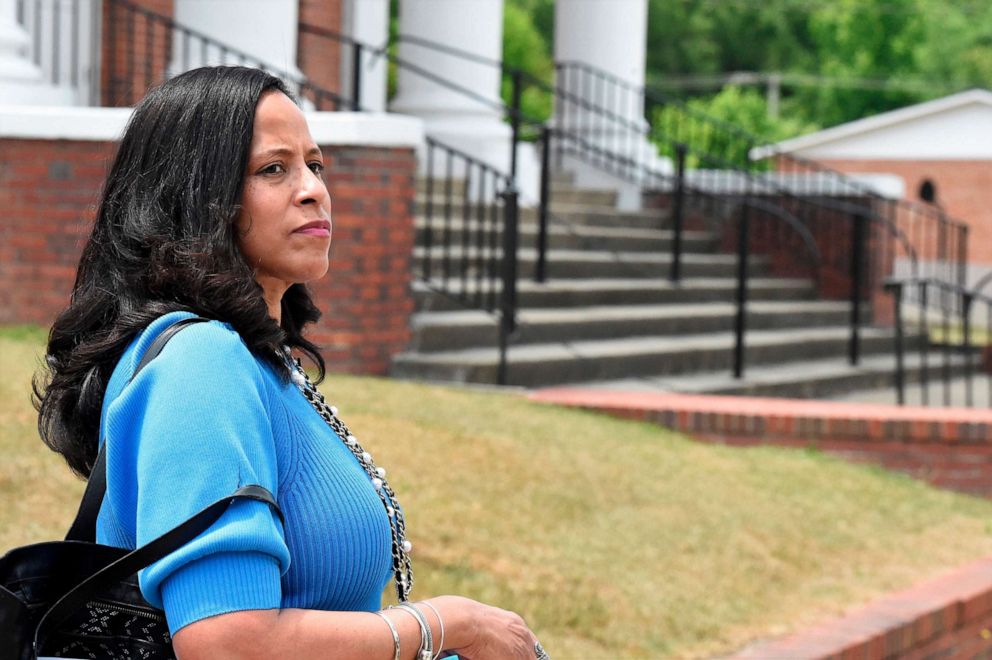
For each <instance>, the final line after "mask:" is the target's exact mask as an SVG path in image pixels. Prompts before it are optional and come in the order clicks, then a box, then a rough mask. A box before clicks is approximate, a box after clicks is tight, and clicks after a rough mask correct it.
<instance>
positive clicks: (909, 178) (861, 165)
mask: <svg viewBox="0 0 992 660" xmlns="http://www.w3.org/2000/svg"><path fill="white" fill-rule="evenodd" d="M823 164H824V165H827V166H828V167H832V168H834V169H837V170H840V171H841V172H852V173H853V172H877V173H885V174H895V175H896V176H899V177H902V179H903V181H905V182H906V195H905V196H906V197H907V198H908V199H912V200H919V190H920V186H921V185H922V184H923V182H924V181H925V180H926V179H930V180H931V181H933V182H934V183H935V184H936V187H937V201H938V202H939V203H940V205H941V206H942V207H943V208H944V209H945V210H946V211H947V213H949V214H950V215H951V216H952V217H954V218H957V219H958V220H962V221H964V222H965V223H967V224H968V225H969V227H970V232H969V233H970V236H969V238H968V251H969V261H973V262H976V263H992V205H990V204H989V191H990V190H992V162H989V161H981V160H976V161H967V160H929V161H927V160H924V161H905V160H895V161H892V160H826V161H823ZM901 224H902V225H904V226H905V225H906V220H905V218H902V222H901ZM919 231H920V230H917V232H919ZM923 256H924V258H933V257H934V255H933V254H925V255H923Z"/></svg>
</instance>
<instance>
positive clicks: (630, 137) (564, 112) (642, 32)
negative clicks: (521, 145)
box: [555, 0, 670, 208]
mask: <svg viewBox="0 0 992 660" xmlns="http://www.w3.org/2000/svg"><path fill="white" fill-rule="evenodd" d="M647 17H648V3H647V0H556V2H555V61H556V62H582V63H584V64H587V65H589V66H591V67H595V68H596V69H598V70H600V71H602V72H603V73H605V74H607V75H608V76H613V77H615V78H619V79H621V80H623V81H625V82H626V83H627V85H628V87H624V86H614V85H610V84H608V83H606V82H605V80H604V79H603V78H602V77H596V76H592V75H589V74H585V75H580V74H576V73H575V72H574V71H573V74H572V75H565V76H563V79H562V80H560V81H559V85H561V86H562V87H564V89H565V90H567V91H568V92H569V93H570V94H573V95H578V96H580V97H582V98H584V99H586V100H588V101H590V102H592V103H595V104H596V105H600V106H603V107H604V108H605V109H607V110H608V112H610V113H612V114H617V115H620V116H622V117H623V118H624V119H625V120H626V121H628V122H630V123H631V124H635V125H637V126H639V127H641V128H642V129H646V127H647V123H646V122H645V120H644V101H643V97H642V95H641V94H640V93H639V92H634V91H632V90H631V89H630V88H635V89H637V90H640V89H642V88H643V87H644V70H645V60H646V53H647V50H646V49H647ZM555 116H556V117H557V119H558V120H559V121H560V123H561V126H562V128H564V129H565V130H568V131H574V132H578V133H579V134H580V135H581V137H583V138H584V139H586V140H587V141H590V142H592V143H593V144H596V145H598V146H601V147H603V148H605V149H607V150H610V151H616V152H618V153H621V152H622V153H623V155H626V156H628V157H633V158H635V159H637V160H638V161H639V162H642V163H643V164H646V165H648V166H650V167H651V168H652V169H660V170H663V171H668V170H669V169H670V163H668V162H667V160H666V159H659V158H657V156H656V150H655V148H654V147H653V146H652V145H651V144H650V143H649V142H648V141H647V140H646V139H644V138H643V137H641V134H640V131H637V130H629V129H628V130H624V129H622V128H620V127H619V126H618V125H617V124H615V123H612V122H607V121H604V119H603V114H602V113H596V112H592V111H589V110H588V109H584V108H583V106H582V105H580V104H577V103H568V102H565V103H563V104H562V107H559V108H557V109H556V115H555ZM566 168H567V169H569V170H572V171H573V172H574V173H575V174H576V177H577V180H576V183H578V184H579V185H588V186H595V185H600V186H602V185H605V184H613V185H620V186H621V187H622V186H623V184H624V182H622V181H621V180H620V179H614V178H611V177H608V176H606V175H603V174H601V173H600V172H601V171H600V170H594V169H593V168H591V167H588V166H585V165H582V164H581V161H580V160H578V159H574V158H572V159H569V161H568V162H567V163H566ZM633 195H635V193H633V192H631V190H628V191H624V190H621V205H622V206H625V207H628V208H633V207H636V206H639V204H640V200H639V196H640V193H639V191H638V192H637V193H636V199H635V197H634V196H633Z"/></svg>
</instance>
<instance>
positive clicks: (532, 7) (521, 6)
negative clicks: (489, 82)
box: [500, 0, 554, 121]
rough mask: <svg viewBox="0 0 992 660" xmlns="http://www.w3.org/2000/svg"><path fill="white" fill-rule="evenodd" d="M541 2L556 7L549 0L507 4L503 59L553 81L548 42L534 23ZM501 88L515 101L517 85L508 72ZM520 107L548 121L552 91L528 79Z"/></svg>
mask: <svg viewBox="0 0 992 660" xmlns="http://www.w3.org/2000/svg"><path fill="white" fill-rule="evenodd" d="M538 6H551V7H553V5H551V4H550V2H548V1H547V0H510V1H509V2H507V3H506V4H505V5H504V7H503V62H504V64H506V65H507V66H510V67H515V68H518V69H522V70H523V71H526V72H527V73H529V74H531V75H532V76H534V77H536V78H537V79H539V80H541V81H543V82H544V83H547V84H550V83H551V81H552V77H553V75H554V64H553V63H552V60H551V54H550V50H549V47H548V42H547V41H545V39H544V37H543V36H542V35H541V33H540V32H539V31H538V29H537V27H536V26H535V24H534V16H535V12H536V10H537V7H538ZM500 92H501V95H502V97H503V102H504V103H506V104H507V105H511V104H512V100H513V85H512V82H511V80H510V77H509V76H508V75H504V76H503V82H502V87H501V90H500ZM520 107H521V109H522V111H523V113H524V116H526V117H531V118H534V119H536V120H540V121H544V120H546V119H547V118H548V117H550V116H551V95H550V94H548V93H547V92H545V91H543V90H541V89H539V88H538V87H536V86H534V85H531V84H527V83H526V81H525V84H524V88H523V90H522V94H521V98H520Z"/></svg>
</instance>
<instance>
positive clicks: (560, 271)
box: [413, 246, 768, 280]
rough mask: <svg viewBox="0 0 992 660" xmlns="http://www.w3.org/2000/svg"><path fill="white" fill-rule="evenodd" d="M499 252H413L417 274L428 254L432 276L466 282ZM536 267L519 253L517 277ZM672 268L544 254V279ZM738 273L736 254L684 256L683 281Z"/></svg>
mask: <svg viewBox="0 0 992 660" xmlns="http://www.w3.org/2000/svg"><path fill="white" fill-rule="evenodd" d="M501 252H502V250H496V251H495V254H493V253H491V252H490V251H489V250H488V249H484V250H482V251H481V252H480V251H479V250H477V249H475V247H474V246H470V248H469V249H468V250H467V251H465V250H463V249H462V247H461V246H453V247H450V248H448V250H444V249H442V248H440V247H436V248H433V249H431V250H430V251H428V250H425V249H424V248H423V247H416V248H414V250H413V256H414V261H415V263H416V265H417V270H416V271H415V272H416V273H417V274H418V276H420V275H422V274H423V273H425V272H426V270H425V269H426V265H427V258H428V256H429V257H430V273H431V276H433V277H444V276H445V274H447V276H448V277H453V278H457V277H458V276H460V275H461V273H462V272H467V273H468V277H469V279H474V278H475V276H476V273H477V272H478V270H479V268H480V267H482V266H483V265H485V264H488V263H489V261H490V258H491V257H492V259H495V260H498V259H499V255H500V254H501ZM463 257H464V258H463ZM445 264H447V270H445ZM536 264H537V251H536V250H533V249H530V248H522V249H520V250H518V252H517V272H518V274H519V277H521V278H528V277H533V275H534V269H535V267H536ZM670 266H671V255H669V254H651V253H644V252H619V251H614V252H608V251H597V252H592V251H586V250H558V249H554V250H549V251H548V254H547V276H548V277H549V278H551V279H558V278H590V277H616V278H632V277H645V278H655V279H659V280H660V279H663V278H665V277H667V276H668V272H669V269H670ZM767 266H768V259H767V258H766V257H762V256H753V257H751V259H750V261H749V262H748V273H749V274H750V275H751V276H758V275H760V274H761V273H763V272H764V271H765V270H766V269H767ZM497 267H498V265H497ZM736 269H737V257H736V255H730V254H696V253H687V254H684V255H682V273H683V275H684V276H685V277H733V276H734V275H735V274H736V272H737V271H736Z"/></svg>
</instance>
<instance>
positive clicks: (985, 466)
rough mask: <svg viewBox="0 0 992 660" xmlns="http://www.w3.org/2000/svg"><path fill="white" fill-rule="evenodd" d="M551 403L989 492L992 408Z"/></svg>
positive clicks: (599, 396)
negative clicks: (811, 451) (810, 450)
mask: <svg viewBox="0 0 992 660" xmlns="http://www.w3.org/2000/svg"><path fill="white" fill-rule="evenodd" d="M531 398H533V399H534V400H537V401H544V402H547V403H557V404H562V405H568V406H576V407H580V408H586V409H589V410H598V411H601V412H605V413H608V414H611V415H615V416H618V417H624V418H628V419H636V420H641V421H647V422H654V423H656V424H659V425H661V426H665V427H668V428H671V429H674V430H676V431H681V432H683V433H686V434H688V435H690V436H692V437H694V438H696V439H697V440H701V441H704V442H713V443H719V444H728V445H737V446H752V445H762V444H770V445H779V446H784V447H814V448H817V449H820V450H822V451H824V452H826V453H829V454H834V455H838V456H841V457H843V458H846V459H850V460H853V461H857V462H862V463H873V464H876V465H881V466H883V467H886V468H889V469H892V470H897V471H899V472H904V473H906V474H909V475H911V476H913V477H916V478H919V479H923V480H925V481H928V482H929V483H931V484H933V485H935V486H940V487H942V488H949V489H951V490H956V491H959V492H963V493H970V494H973V495H980V496H983V497H992V410H988V409H961V408H920V407H912V406H905V407H900V406H894V405H882V404H860V403H846V402H838V401H805V400H795V399H771V398H757V397H754V398H752V397H730V396H707V395H684V394H669V393H655V392H620V391H597V390H585V389H580V388H574V389H570V388H558V389H548V390H541V391H538V392H535V393H534V394H533V395H531Z"/></svg>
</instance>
